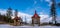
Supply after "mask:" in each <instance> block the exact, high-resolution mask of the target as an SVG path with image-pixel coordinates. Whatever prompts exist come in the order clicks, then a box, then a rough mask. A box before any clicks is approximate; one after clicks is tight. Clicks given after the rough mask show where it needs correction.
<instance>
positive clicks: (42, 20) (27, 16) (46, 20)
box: [0, 10, 52, 23]
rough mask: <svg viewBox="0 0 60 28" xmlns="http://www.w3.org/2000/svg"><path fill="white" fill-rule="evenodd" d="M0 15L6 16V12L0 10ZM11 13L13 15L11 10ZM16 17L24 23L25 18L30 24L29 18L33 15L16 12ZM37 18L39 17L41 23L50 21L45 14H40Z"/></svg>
mask: <svg viewBox="0 0 60 28" xmlns="http://www.w3.org/2000/svg"><path fill="white" fill-rule="evenodd" d="M0 13H1V14H6V10H3V11H2V10H0ZM13 13H14V10H13ZM41 13H43V12H41ZM18 16H19V17H21V18H22V19H23V21H25V17H26V20H27V22H28V23H30V22H31V17H32V16H33V15H29V14H26V13H22V12H18ZM39 16H40V17H41V18H40V21H41V22H49V21H51V20H52V18H51V17H49V15H47V14H40V15H39ZM12 18H14V14H13V16H12Z"/></svg>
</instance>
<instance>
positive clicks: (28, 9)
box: [0, 0, 60, 15]
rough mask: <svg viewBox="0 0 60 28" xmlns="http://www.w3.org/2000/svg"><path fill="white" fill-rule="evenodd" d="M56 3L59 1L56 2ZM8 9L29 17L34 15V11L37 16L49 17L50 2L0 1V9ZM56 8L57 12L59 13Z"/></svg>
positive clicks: (43, 0)
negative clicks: (46, 15)
mask: <svg viewBox="0 0 60 28" xmlns="http://www.w3.org/2000/svg"><path fill="white" fill-rule="evenodd" d="M56 2H57V3H58V2H60V0H56ZM9 7H11V8H12V9H13V10H15V9H18V11H19V12H23V13H27V14H31V15H33V14H34V11H35V10H36V11H37V13H38V14H40V13H41V12H43V13H44V14H48V15H49V13H50V7H51V0H0V9H8V8H9ZM58 8H59V7H58ZM58 8H57V11H58V12H60V11H59V9H58ZM58 14H59V13H58Z"/></svg>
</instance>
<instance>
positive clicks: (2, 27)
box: [0, 24, 60, 28]
mask: <svg viewBox="0 0 60 28" xmlns="http://www.w3.org/2000/svg"><path fill="white" fill-rule="evenodd" d="M0 28H60V26H11V25H8V24H0Z"/></svg>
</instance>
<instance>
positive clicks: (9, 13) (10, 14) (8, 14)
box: [6, 7, 12, 22]
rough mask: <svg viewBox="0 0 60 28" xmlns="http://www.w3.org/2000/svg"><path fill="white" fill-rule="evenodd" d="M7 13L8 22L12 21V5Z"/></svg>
mask: <svg viewBox="0 0 60 28" xmlns="http://www.w3.org/2000/svg"><path fill="white" fill-rule="evenodd" d="M6 15H7V20H8V22H10V21H11V16H12V9H11V8H10V7H9V8H8V10H7V13H6Z"/></svg>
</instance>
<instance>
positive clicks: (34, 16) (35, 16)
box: [32, 10, 40, 18]
mask: <svg viewBox="0 0 60 28" xmlns="http://www.w3.org/2000/svg"><path fill="white" fill-rule="evenodd" d="M32 18H40V16H39V15H38V14H37V12H36V10H35V14H34V15H33V16H32Z"/></svg>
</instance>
